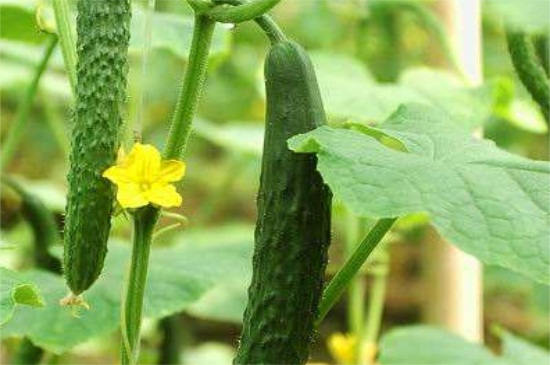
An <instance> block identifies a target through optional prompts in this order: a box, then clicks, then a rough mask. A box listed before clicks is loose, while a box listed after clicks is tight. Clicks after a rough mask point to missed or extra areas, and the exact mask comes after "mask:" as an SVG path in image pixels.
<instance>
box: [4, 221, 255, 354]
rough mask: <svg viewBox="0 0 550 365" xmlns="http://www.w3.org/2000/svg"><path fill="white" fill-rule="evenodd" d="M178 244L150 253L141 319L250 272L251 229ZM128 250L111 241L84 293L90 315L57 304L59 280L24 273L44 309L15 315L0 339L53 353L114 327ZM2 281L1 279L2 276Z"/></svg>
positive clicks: (215, 232) (199, 234) (188, 237)
mask: <svg viewBox="0 0 550 365" xmlns="http://www.w3.org/2000/svg"><path fill="white" fill-rule="evenodd" d="M176 241H178V242H179V244H177V245H175V246H172V247H168V248H158V249H155V250H153V252H152V253H151V264H150V271H149V276H148V281H147V287H146V289H145V300H144V311H145V312H144V315H145V316H146V317H149V318H153V319H159V318H162V317H165V316H168V315H171V314H174V313H177V312H180V311H182V310H185V309H186V308H187V307H188V306H189V305H190V304H191V303H194V302H195V301H196V300H198V299H199V298H200V297H201V296H202V295H203V294H205V293H206V292H207V291H208V290H210V289H213V288H215V287H219V286H221V285H223V284H222V283H224V282H225V281H226V280H229V281H233V282H234V281H237V280H238V279H239V278H241V277H246V275H247V273H248V272H249V271H250V268H249V265H250V264H249V262H250V257H251V254H252V252H251V251H252V228H251V227H250V226H228V227H223V228H220V229H212V230H209V231H195V232H193V231H189V232H185V233H184V234H182V235H180V236H178V237H177V238H176ZM129 258H130V248H129V247H128V245H126V244H122V243H121V242H117V241H113V242H111V243H110V249H109V254H108V255H107V260H106V262H105V269H104V273H103V274H102V275H101V277H100V278H99V280H98V281H97V283H96V285H94V286H93V287H92V288H91V289H90V290H89V291H88V292H87V293H86V301H87V302H88V303H89V304H90V310H84V309H82V310H80V311H79V312H78V317H76V316H74V314H73V313H72V312H71V309H70V308H67V307H62V306H60V305H59V304H58V302H59V300H60V299H61V298H62V297H64V296H65V294H66V290H67V289H66V286H65V284H64V282H63V280H62V279H61V278H60V277H59V276H56V275H52V274H50V273H47V272H44V271H38V270H31V271H28V272H25V273H24V277H25V278H28V279H30V280H32V281H33V282H35V283H36V284H37V285H38V286H39V287H40V288H41V290H42V293H43V295H44V298H45V301H46V303H47V305H45V306H44V307H42V308H39V309H34V310H27V309H26V308H21V315H17V317H16V318H14V319H13V320H12V321H11V322H9V323H8V324H7V325H6V326H5V327H4V328H2V333H1V336H2V338H6V337H13V336H26V337H28V338H29V339H30V340H31V341H32V342H33V343H35V344H36V345H38V346H40V347H43V348H44V349H46V350H48V351H51V352H54V353H62V352H65V351H67V350H69V349H71V348H72V347H74V346H75V345H77V344H79V343H82V342H84V341H87V340H89V339H91V338H95V337H97V336H102V335H107V334H109V333H111V332H113V331H115V330H116V329H117V328H118V327H119V319H120V305H121V293H122V283H123V282H124V278H125V277H126V273H125V270H124V268H127V266H128V263H129ZM2 277H3V275H2Z"/></svg>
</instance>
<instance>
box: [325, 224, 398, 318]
mask: <svg viewBox="0 0 550 365" xmlns="http://www.w3.org/2000/svg"><path fill="white" fill-rule="evenodd" d="M396 220H397V218H384V219H380V220H379V221H378V222H376V225H375V226H374V227H373V228H372V229H371V230H370V232H369V233H368V234H367V236H366V237H365V238H364V239H363V241H361V243H360V244H359V245H358V246H357V248H356V249H355V251H354V252H353V254H352V255H351V257H350V258H349V259H348V260H347V261H346V263H345V264H344V266H342V268H341V269H340V270H339V271H338V272H337V273H336V275H335V276H334V278H333V279H332V280H331V281H330V282H329V284H328V286H327V287H326V289H325V291H324V292H323V297H322V298H321V303H320V304H319V315H318V317H317V322H316V324H317V325H319V323H321V321H322V320H323V318H325V316H326V315H327V313H328V312H329V311H330V309H331V308H332V307H333V306H334V304H335V303H336V301H337V300H338V298H340V296H341V295H342V293H343V292H344V290H345V289H346V288H347V286H348V285H349V283H350V282H351V280H352V279H353V277H354V276H355V274H356V273H357V272H358V271H359V269H360V268H361V266H363V264H364V263H365V261H366V260H367V258H368V257H369V255H370V254H371V253H372V251H374V249H375V248H376V246H377V245H378V243H379V242H380V241H381V240H382V238H383V237H384V236H385V235H386V233H387V232H388V231H389V230H390V228H391V226H392V225H393V224H394V223H395V221H396Z"/></svg>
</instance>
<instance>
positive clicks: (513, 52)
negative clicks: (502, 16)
mask: <svg viewBox="0 0 550 365" xmlns="http://www.w3.org/2000/svg"><path fill="white" fill-rule="evenodd" d="M506 39H507V41H508V50H509V52H510V57H511V58H512V63H513V64H514V68H515V69H516V72H517V74H518V76H519V78H520V80H521V82H522V83H523V85H524V86H525V88H526V89H527V91H529V94H531V97H532V98H533V100H535V102H536V103H537V104H538V105H539V107H540V109H541V111H542V114H543V115H544V120H545V121H546V123H547V124H550V119H549V118H550V80H549V79H548V77H547V76H546V72H545V71H544V68H543V66H542V64H541V62H540V61H539V59H538V56H537V54H536V51H535V47H534V45H533V43H532V41H531V39H530V38H529V36H528V35H527V34H525V33H524V32H521V31H516V30H514V29H507V30H506Z"/></svg>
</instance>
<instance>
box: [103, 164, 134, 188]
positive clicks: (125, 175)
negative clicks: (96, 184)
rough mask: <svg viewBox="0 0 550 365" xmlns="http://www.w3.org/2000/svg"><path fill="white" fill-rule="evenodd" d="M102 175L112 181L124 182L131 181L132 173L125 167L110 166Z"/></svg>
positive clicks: (116, 182)
mask: <svg viewBox="0 0 550 365" xmlns="http://www.w3.org/2000/svg"><path fill="white" fill-rule="evenodd" d="M103 177H104V178H107V179H109V180H111V181H112V182H113V183H115V184H117V185H119V184H126V183H130V182H132V181H133V176H132V174H130V173H129V171H128V170H127V169H125V168H122V167H119V166H111V167H109V168H108V169H107V170H105V171H104V172H103Z"/></svg>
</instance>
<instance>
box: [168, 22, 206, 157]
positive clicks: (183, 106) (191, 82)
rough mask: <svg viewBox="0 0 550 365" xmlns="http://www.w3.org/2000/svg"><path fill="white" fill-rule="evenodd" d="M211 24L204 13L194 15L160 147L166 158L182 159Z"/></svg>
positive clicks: (202, 77) (199, 89) (199, 90)
mask: <svg viewBox="0 0 550 365" xmlns="http://www.w3.org/2000/svg"><path fill="white" fill-rule="evenodd" d="M215 24H216V23H215V22H214V21H213V20H211V19H209V18H208V17H206V16H203V15H196V16H195V26H194V28H193V39H192V41H191V50H190V53H189V61H188V64H187V69H186V71H185V76H184V78H183V84H182V87H181V89H180V94H179V98H178V103H177V105H176V111H175V113H174V117H173V118H172V125H171V127H170V133H169V135H168V141H167V143H166V147H165V148H164V157H165V158H166V159H182V157H183V155H184V154H185V149H186V146H187V142H188V140H189V135H190V134H191V127H192V123H193V117H194V116H195V112H196V110H197V104H198V102H199V99H200V96H201V93H202V89H203V86H204V82H205V79H206V73H207V68H208V53H209V51H210V44H211V42H212V36H213V34H214V27H215Z"/></svg>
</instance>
